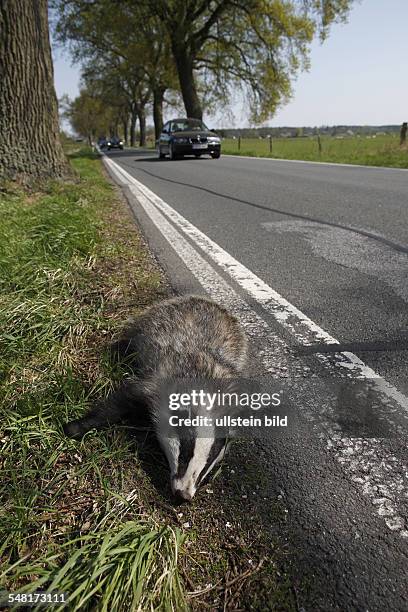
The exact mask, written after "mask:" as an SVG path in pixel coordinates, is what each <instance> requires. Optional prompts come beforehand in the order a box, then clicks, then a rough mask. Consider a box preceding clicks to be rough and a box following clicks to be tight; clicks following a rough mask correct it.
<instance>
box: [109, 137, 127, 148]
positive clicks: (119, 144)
mask: <svg viewBox="0 0 408 612" xmlns="http://www.w3.org/2000/svg"><path fill="white" fill-rule="evenodd" d="M106 146H107V148H108V151H110V150H111V149H122V151H123V140H120V139H119V138H118V137H117V136H112V137H111V138H108V140H107V141H106Z"/></svg>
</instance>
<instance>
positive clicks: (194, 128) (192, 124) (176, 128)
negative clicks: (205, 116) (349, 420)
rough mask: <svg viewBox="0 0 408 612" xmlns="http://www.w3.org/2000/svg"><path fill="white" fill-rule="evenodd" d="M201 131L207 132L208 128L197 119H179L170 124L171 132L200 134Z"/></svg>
mask: <svg viewBox="0 0 408 612" xmlns="http://www.w3.org/2000/svg"><path fill="white" fill-rule="evenodd" d="M202 130H205V131H207V130H208V128H207V126H205V125H204V123H203V122H202V121H200V120H199V119H180V120H179V121H173V122H172V124H171V131H172V132H201V131H202Z"/></svg>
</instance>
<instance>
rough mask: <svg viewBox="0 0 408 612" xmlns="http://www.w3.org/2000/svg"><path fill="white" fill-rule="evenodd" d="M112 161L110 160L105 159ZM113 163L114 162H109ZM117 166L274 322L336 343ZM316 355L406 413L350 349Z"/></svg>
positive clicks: (312, 340)
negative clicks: (372, 386)
mask: <svg viewBox="0 0 408 612" xmlns="http://www.w3.org/2000/svg"><path fill="white" fill-rule="evenodd" d="M109 161H112V160H109ZM113 163H114V162H113ZM119 168H120V172H121V173H122V175H123V177H124V178H125V180H127V181H129V182H130V183H131V184H133V185H135V186H136V187H137V189H138V190H139V192H141V193H143V194H144V195H145V196H146V197H147V198H148V199H150V201H151V202H153V203H154V204H155V205H156V206H157V207H158V208H159V209H160V210H161V211H162V212H163V213H164V214H165V215H166V216H167V217H168V218H169V219H171V220H172V221H173V223H174V224H175V225H176V226H178V227H179V228H180V229H181V230H182V231H183V232H184V233H185V234H187V235H188V236H189V237H190V239H192V240H193V241H194V242H195V243H196V244H197V245H198V246H199V247H200V248H201V249H202V250H203V251H204V253H206V254H207V255H208V256H209V257H210V258H211V259H212V260H213V261H215V263H216V264H218V265H219V266H220V267H221V268H222V269H223V270H224V271H225V272H227V273H228V274H229V276H231V277H232V278H233V279H234V281H235V282H237V283H238V284H239V285H240V286H241V287H242V288H243V289H244V290H245V291H246V292H247V293H248V294H249V295H250V296H251V297H252V298H253V299H255V300H256V301H257V302H258V303H259V304H260V305H261V306H262V307H263V308H264V309H265V310H266V311H267V312H268V313H269V314H270V315H272V316H273V317H274V318H275V319H276V321H277V322H278V323H280V324H281V325H282V326H283V327H285V328H286V329H287V330H288V331H290V333H291V334H292V335H293V336H294V337H295V338H296V340H297V341H298V342H299V343H300V344H302V345H306V346H310V345H313V344H317V343H325V344H339V341H338V340H337V339H336V338H334V337H333V336H331V335H330V334H328V333H327V332H326V331H324V330H323V329H322V328H321V327H320V326H319V325H317V324H316V323H314V321H312V320H311V319H309V317H307V316H306V315H305V314H303V313H302V312H301V311H300V310H299V309H298V308H296V306H293V304H291V303H290V302H288V300H286V299H285V298H284V297H283V296H281V295H280V294H279V293H278V292H277V291H275V290H274V289H272V288H271V287H270V286H269V285H267V284H266V283H265V282H264V281H263V280H262V279H261V278H259V277H258V276H256V275H255V274H254V273H253V272H251V271H250V270H249V269H248V268H246V267H245V266H244V265H243V264H241V263H240V262H239V261H237V260H236V259H235V258H234V257H232V256H231V255H230V254H229V253H227V251H225V250H224V249H222V248H221V247H220V246H219V245H218V244H216V243H215V242H214V241H213V240H211V239H210V238H208V236H206V235H205V234H204V233H203V232H201V231H200V230H199V229H198V228H197V227H195V226H194V225H193V224H192V223H190V222H189V221H187V219H185V218H184V217H183V216H182V215H180V214H179V213H178V212H177V211H175V210H174V209H173V208H172V207H171V206H169V205H168V204H167V203H166V202H165V201H164V200H162V199H161V198H159V197H158V196H157V195H156V194H155V193H154V192H153V191H151V190H150V189H148V187H146V186H145V185H143V183H141V182H140V181H138V180H137V179H135V178H134V177H133V176H132V175H131V174H129V173H128V172H126V170H123V168H121V167H120V166H119ZM316 357H317V358H318V359H319V360H320V361H321V362H322V363H323V365H325V366H326V367H328V368H330V369H332V368H333V367H338V368H342V370H343V372H344V371H345V372H346V373H350V374H351V375H353V376H354V377H356V378H361V379H368V380H371V381H373V383H374V384H375V386H376V388H377V390H378V391H379V392H380V393H382V394H384V395H385V396H387V397H388V398H390V399H392V400H394V401H396V402H397V403H398V404H399V405H400V406H401V407H402V408H403V409H404V411H405V416H408V398H407V397H406V396H405V395H404V394H403V393H401V392H400V391H398V389H396V388H395V387H394V386H392V385H391V384H390V383H388V382H387V381H386V380H385V379H384V378H382V377H381V376H380V375H379V374H377V372H375V371H374V370H372V369H371V368H370V367H369V366H367V365H366V364H365V363H364V362H363V361H361V359H359V358H358V357H357V355H355V354H354V353H351V352H348V351H342V352H338V353H335V354H333V355H327V354H325V353H316Z"/></svg>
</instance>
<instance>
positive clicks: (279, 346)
mask: <svg viewBox="0 0 408 612" xmlns="http://www.w3.org/2000/svg"><path fill="white" fill-rule="evenodd" d="M104 162H105V164H106V165H107V166H108V167H109V168H110V170H111V171H112V173H113V174H115V176H116V177H117V178H119V181H120V182H122V183H123V184H125V185H127V186H128V187H129V189H130V190H131V191H132V193H133V194H134V195H135V196H136V198H137V201H138V202H139V203H140V205H141V206H142V208H143V209H144V210H145V212H146V213H147V214H148V216H149V217H150V219H151V220H152V221H153V223H154V224H155V225H156V227H157V228H158V229H159V231H160V232H161V233H162V234H163V236H164V237H165V238H166V240H167V241H168V242H169V243H170V245H171V246H172V247H173V248H174V250H175V251H176V253H177V254H178V255H179V257H180V258H181V259H182V260H183V261H184V263H185V264H186V266H187V267H188V268H189V269H190V270H191V272H192V273H193V274H194V276H195V277H196V278H197V280H198V281H199V282H200V283H201V285H202V286H203V288H204V289H205V290H206V291H207V292H208V294H209V295H210V296H211V297H213V298H215V299H218V300H220V301H221V302H222V303H223V304H225V305H227V306H228V307H230V308H231V309H232V310H233V312H234V313H235V314H237V316H238V317H240V319H241V321H242V323H243V325H244V327H245V329H246V330H247V332H248V334H249V335H250V336H252V337H254V338H255V339H256V340H258V341H259V339H261V340H262V345H263V346H262V349H263V350H262V354H263V360H262V361H263V365H264V368H265V369H266V370H267V371H270V372H274V371H277V372H279V369H280V368H281V367H282V366H283V369H284V370H285V369H286V367H285V365H284V364H285V363H287V359H288V358H287V355H285V350H284V349H285V343H284V342H283V341H282V339H279V338H278V337H277V336H276V334H273V333H272V331H271V330H270V329H269V327H268V325H267V324H266V322H265V321H263V319H261V318H260V317H259V316H258V315H257V314H256V313H254V312H253V310H252V308H250V307H249V305H248V304H247V303H246V302H245V301H244V300H242V298H240V296H239V295H238V294H237V293H236V292H235V291H234V290H233V288H232V287H231V286H230V285H229V284H228V283H226V281H224V279H223V278H222V277H221V276H220V275H219V274H218V273H217V272H216V271H215V270H214V269H213V268H212V266H211V265H210V264H209V263H208V262H207V261H206V260H205V259H204V258H203V257H202V256H201V255H200V254H199V253H198V252H197V250H196V249H195V248H193V247H192V245H191V244H190V243H189V242H187V240H186V239H185V238H184V237H183V236H182V235H181V234H180V232H178V231H177V230H176V229H175V227H174V226H173V225H172V224H171V223H170V222H169V221H168V219H170V218H171V220H172V221H173V223H175V224H176V225H178V226H179V227H180V229H181V230H182V231H183V232H184V233H185V234H187V235H188V236H189V237H190V239H192V240H194V242H195V243H196V244H198V245H199V246H200V248H201V249H203V250H204V252H205V253H206V254H207V255H209V256H210V257H211V258H212V259H213V260H214V261H216V262H217V263H218V264H219V265H220V266H221V268H222V269H224V270H225V271H227V272H229V273H230V276H231V277H232V278H234V280H236V281H237V282H238V283H239V284H240V285H241V286H242V287H243V288H245V289H246V291H247V292H248V293H249V294H250V295H251V296H252V297H254V298H255V299H256V300H257V301H258V303H259V304H261V305H262V306H263V307H264V309H265V310H268V311H269V309H268V306H269V305H270V304H269V301H270V300H272V306H273V308H272V314H274V315H276V314H277V313H276V308H275V307H276V305H274V303H273V300H278V301H280V306H281V309H283V311H284V312H286V315H285V316H284V317H281V316H280V315H279V317H276V318H277V319H278V320H279V321H280V322H281V323H282V324H283V325H285V326H288V327H289V329H296V324H299V325H300V327H302V326H306V330H309V332H311V333H312V337H313V338H314V337H315V335H316V334H317V336H318V339H319V341H330V342H337V341H336V340H335V339H334V338H332V337H331V336H330V335H329V334H326V332H324V331H323V330H321V329H320V328H319V327H318V326H316V324H314V323H313V322H312V321H310V319H308V318H307V317H305V316H304V315H303V314H302V313H301V312H300V311H299V310H298V309H296V308H295V307H293V306H292V305H291V304H290V303H289V302H287V301H286V300H284V298H282V297H281V296H279V294H277V293H276V292H274V291H273V290H272V289H271V288H270V287H268V286H267V285H266V284H265V283H263V281H261V279H259V278H258V277H256V276H255V275H253V274H252V273H251V272H250V271H249V270H247V269H246V268H245V267H244V266H242V265H241V264H239V262H237V261H236V260H234V259H233V258H232V257H231V256H230V255H229V254H228V253H226V252H225V251H224V250H223V249H221V247H219V246H218V245H216V244H215V243H214V242H212V241H211V240H210V239H209V238H207V237H206V236H205V235H204V234H202V232H200V231H199V230H198V229H197V228H195V227H194V226H192V225H191V224H190V223H189V222H188V221H187V220H186V219H184V218H183V217H181V215H178V213H176V211H174V210H173V209H172V208H171V207H170V206H168V205H167V204H166V203H165V202H164V201H163V200H161V199H160V198H158V196H156V195H155V194H154V193H153V192H152V191H151V190H150V189H148V188H147V187H145V186H144V185H143V184H142V183H140V182H139V181H137V179H135V178H134V177H133V176H131V175H130V174H129V173H128V172H126V171H125V170H124V169H123V168H122V167H121V166H119V165H118V164H117V163H115V162H113V161H112V160H111V159H110V158H107V157H106V156H104ZM160 209H161V210H162V211H165V215H166V216H167V218H166V216H164V215H163V214H161V212H159V210H160ZM210 247H211V248H210ZM271 296H272V297H271ZM290 318H292V319H293V318H294V319H295V321H294V322H293V321H292V322H289V319H290ZM296 318H298V319H299V320H298V321H296ZM311 324H312V325H311ZM296 337H297V339H298V340H299V341H301V339H302V336H300V335H299V334H297V335H296ZM313 338H312V340H313ZM303 339H304V340H305V341H307V342H308V343H309V344H310V338H307V337H305V338H303ZM344 355H345V356H346V362H341V365H342V366H343V367H346V371H347V372H350V374H351V373H354V375H355V374H356V372H357V373H359V374H360V376H359V377H360V378H367V377H369V378H372V377H373V376H372V375H371V373H372V374H373V375H374V376H376V377H377V378H376V382H377V385H378V384H379V383H381V385H380V386H379V387H377V389H378V391H380V392H381V393H383V394H385V395H386V396H388V397H389V398H390V399H391V398H392V399H394V400H396V401H398V400H399V399H400V398H403V399H405V400H406V399H407V398H405V396H403V395H402V394H400V393H399V392H398V391H397V390H396V389H394V388H393V387H391V385H389V384H388V383H386V381H384V380H383V379H381V378H379V377H378V374H375V373H374V372H373V371H372V370H371V369H370V368H367V366H365V364H364V363H363V362H361V361H360V360H359V359H358V358H357V357H356V356H355V355H353V354H352V353H345V354H344ZM316 356H317V357H319V355H316ZM321 357H322V356H321ZM323 357H324V356H323ZM342 357H343V354H341V353H338V354H337V355H336V356H335V358H336V359H342ZM323 362H324V365H325V366H326V367H328V368H332V367H335V366H336V365H337V364H333V363H332V362H330V361H323ZM369 374H370V376H368V375H369ZM278 375H279V374H278ZM383 384H384V386H382V385H383ZM315 412H316V414H314V415H313V414H311V413H310V411H308V410H306V409H305V410H304V413H305V416H306V418H311V419H312V420H314V421H316V420H317V418H319V419H321V422H320V424H321V425H322V424H323V425H324V427H325V429H326V432H327V434H328V440H327V448H328V449H329V450H331V451H332V452H333V453H334V456H335V458H336V459H337V461H338V462H339V463H340V464H341V465H342V467H343V468H344V469H345V470H346V471H347V472H348V473H349V474H350V478H351V480H352V481H353V482H354V483H355V484H356V485H358V486H359V487H360V488H361V490H362V492H363V494H364V495H366V496H368V497H370V499H371V501H372V503H373V505H374V506H375V508H376V511H377V513H378V515H379V516H381V517H382V518H383V519H384V521H385V523H386V525H387V527H388V528H389V529H390V530H391V531H394V532H398V533H399V534H400V535H401V536H402V537H404V538H405V537H408V530H406V529H405V521H404V519H403V518H402V517H401V516H400V515H399V514H398V501H399V499H400V498H401V497H402V496H403V495H404V494H405V493H406V486H405V482H404V479H403V478H402V477H401V470H403V471H404V470H406V469H407V468H406V467H404V466H403V465H401V463H400V461H399V460H398V458H397V457H395V456H393V455H391V454H390V453H389V452H386V451H384V449H383V448H382V446H381V440H377V439H368V440H364V439H360V438H344V437H343V438H342V437H340V436H339V435H338V434H333V430H332V427H331V425H330V423H327V419H326V418H325V415H324V414H321V413H319V410H318V407H317V409H316V410H315ZM362 475H363V477H362Z"/></svg>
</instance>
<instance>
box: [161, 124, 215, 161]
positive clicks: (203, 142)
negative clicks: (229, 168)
mask: <svg viewBox="0 0 408 612" xmlns="http://www.w3.org/2000/svg"><path fill="white" fill-rule="evenodd" d="M157 152H158V155H159V157H160V159H163V157H165V156H166V155H168V156H169V157H170V159H176V158H177V157H183V155H195V157H200V156H201V155H211V157H213V158H218V157H220V155H221V139H220V137H219V136H217V134H215V132H212V131H211V130H209V129H208V128H207V127H206V126H205V125H204V123H203V122H202V121H200V119H186V118H183V119H172V120H171V121H168V122H167V123H166V124H165V125H164V126H163V130H162V133H161V134H160V138H159V140H158V143H157Z"/></svg>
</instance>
